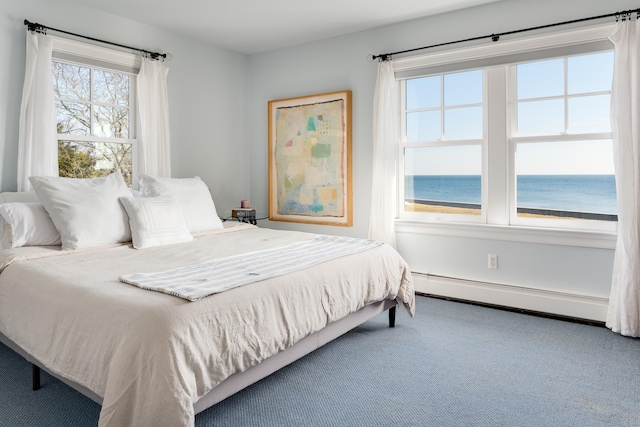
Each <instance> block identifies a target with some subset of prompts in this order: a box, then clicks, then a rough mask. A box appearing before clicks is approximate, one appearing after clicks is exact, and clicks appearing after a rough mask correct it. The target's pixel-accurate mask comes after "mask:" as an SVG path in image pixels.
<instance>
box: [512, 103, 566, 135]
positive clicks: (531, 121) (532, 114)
mask: <svg viewBox="0 0 640 427" xmlns="http://www.w3.org/2000/svg"><path fill="white" fill-rule="evenodd" d="M563 132H564V101H563V100H562V99H552V100H548V101H532V102H519V103H518V136H531V135H559V134H561V133H563Z"/></svg>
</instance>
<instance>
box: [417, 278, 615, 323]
mask: <svg viewBox="0 0 640 427" xmlns="http://www.w3.org/2000/svg"><path fill="white" fill-rule="evenodd" d="M413 280H414V285H415V290H416V292H419V293H423V294H428V295H437V296H441V297H448V298H455V299H460V300H466V301H473V302H479V303H483V304H491V305H497V306H503V307H511V308H517V309H523V310H529V311H535V312H540V313H548V314H553V315H557V316H566V317H573V318H577V319H585V320H592V321H597V322H605V321H606V319H607V308H608V304H609V300H608V299H607V298H603V297H595V296H590V295H581V294H572V293H564V292H556V291H549V290H542V289H534V288H525V287H519V286H509V285H499V284H495V283H485V282H475V281H472V280H462V279H455V278H450V277H441V276H432V275H428V274H422V273H413Z"/></svg>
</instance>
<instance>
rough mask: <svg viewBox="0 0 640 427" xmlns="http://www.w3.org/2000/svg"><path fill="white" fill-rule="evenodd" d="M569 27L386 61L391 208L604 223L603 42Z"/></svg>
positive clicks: (608, 67) (508, 220)
mask: <svg viewBox="0 0 640 427" xmlns="http://www.w3.org/2000/svg"><path fill="white" fill-rule="evenodd" d="M580 31H581V33H580V35H579V36H577V35H576V33H571V35H570V37H571V40H572V44H571V45H568V46H563V45H562V42H563V38H562V37H559V38H558V39H557V40H555V41H554V40H553V39H554V38H553V37H549V36H546V37H545V36H543V37H541V38H540V39H539V40H538V39H535V40H533V41H522V42H521V43H520V45H519V46H517V49H515V48H514V52H511V51H508V49H510V47H504V48H502V47H494V46H488V47H483V48H481V49H478V48H475V50H474V48H472V49H467V50H464V51H459V52H451V53H445V54H442V53H439V54H434V55H433V56H431V57H427V58H428V59H426V60H423V62H424V64H425V66H424V67H423V68H420V67H416V63H419V62H420V60H416V59H409V60H406V62H405V63H403V62H402V60H401V61H397V63H398V65H395V66H396V76H397V77H399V79H400V88H401V89H400V90H401V132H402V134H401V137H400V143H399V150H400V156H399V158H400V167H399V171H400V180H399V182H400V191H399V200H398V210H399V217H400V218H401V219H402V218H404V219H425V220H430V221H438V222H439V221H444V222H450V221H456V222H471V223H473V222H475V223H481V224H490V225H516V226H527V227H531V226H533V227H545V228H556V229H579V230H589V231H593V230H600V231H615V227H616V221H617V216H616V213H617V201H616V189H615V177H614V171H613V144H612V134H611V127H610V121H609V103H610V98H611V83H612V75H613V52H612V50H611V49H612V48H611V46H610V45H609V44H606V43H605V42H603V41H602V40H598V39H597V37H596V36H593V35H589V37H586V38H587V40H584V41H582V42H581V43H577V42H576V39H579V38H580V37H583V36H584V34H587V33H588V32H587V31H585V30H580ZM567 34H569V32H567ZM602 34H606V31H603V32H602ZM567 37H569V36H567ZM558 40H559V41H558ZM525 45H526V46H529V47H530V50H526V49H524V48H522V46H525ZM482 49H485V50H486V51H487V52H489V50H490V49H493V50H492V51H491V52H489V53H487V54H486V59H484V58H483V54H482V53H481V52H479V51H482ZM498 49H504V50H503V51H500V52H499V54H496V52H498ZM447 55H448V56H447ZM450 58H456V59H457V61H452V60H450ZM469 58H471V59H469ZM483 62H486V64H482V63H483ZM403 67H404V68H403ZM398 70H400V71H398Z"/></svg>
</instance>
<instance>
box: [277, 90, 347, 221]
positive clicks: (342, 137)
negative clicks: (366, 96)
mask: <svg viewBox="0 0 640 427" xmlns="http://www.w3.org/2000/svg"><path fill="white" fill-rule="evenodd" d="M352 218H353V213H352V203H351V91H341V92H332V93H325V94H320V95H311V96H304V97H299V98H288V99H280V100H276V101H269V219H270V220H272V221H292V222H303V223H313V224H325V225H342V226H351V225H352V221H353V220H352Z"/></svg>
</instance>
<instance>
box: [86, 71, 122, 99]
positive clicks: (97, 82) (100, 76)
mask: <svg viewBox="0 0 640 427" xmlns="http://www.w3.org/2000/svg"><path fill="white" fill-rule="evenodd" d="M93 90H94V92H93V94H94V99H93V100H94V102H100V103H104V104H113V105H120V106H125V107H126V106H128V105H129V76H127V75H126V74H120V73H112V72H110V71H104V70H95V71H94V73H93Z"/></svg>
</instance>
